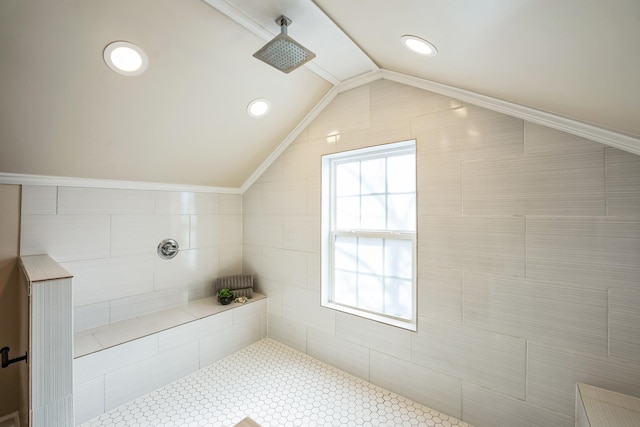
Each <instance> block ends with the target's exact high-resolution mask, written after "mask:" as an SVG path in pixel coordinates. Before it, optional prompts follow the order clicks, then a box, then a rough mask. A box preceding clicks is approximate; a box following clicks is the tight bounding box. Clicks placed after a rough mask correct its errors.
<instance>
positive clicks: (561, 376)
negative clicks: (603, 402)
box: [527, 344, 640, 416]
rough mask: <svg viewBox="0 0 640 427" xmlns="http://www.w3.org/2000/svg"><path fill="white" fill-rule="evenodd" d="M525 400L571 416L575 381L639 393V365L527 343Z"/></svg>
mask: <svg viewBox="0 0 640 427" xmlns="http://www.w3.org/2000/svg"><path fill="white" fill-rule="evenodd" d="M527 370H528V372H527V400H528V401H530V402H531V403H533V404H535V405H538V406H541V407H544V408H547V409H551V410H554V411H557V412H561V413H564V414H566V415H567V416H572V415H573V413H574V403H575V386H576V383H578V382H580V383H586V384H590V385H593V386H595V387H600V388H604V389H608V390H612V391H615V392H618V393H623V394H629V395H632V396H639V395H640V366H638V364H637V363H636V364H632V363H625V362H622V361H618V360H614V359H613V358H607V357H597V356H591V355H587V354H585V353H576V352H570V351H565V350H561V349H558V348H547V347H542V346H538V345H532V344H530V345H529V346H528V363H527Z"/></svg>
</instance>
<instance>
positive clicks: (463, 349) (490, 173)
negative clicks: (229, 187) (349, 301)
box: [242, 80, 640, 427]
mask: <svg viewBox="0 0 640 427" xmlns="http://www.w3.org/2000/svg"><path fill="white" fill-rule="evenodd" d="M408 138H415V139H416V140H417V162H418V169H417V171H418V176H417V181H418V182H417V185H418V194H417V197H418V263H419V264H418V265H419V266H418V310H419V312H418V314H419V316H420V317H419V323H418V332H417V333H412V332H407V331H404V330H400V329H398V328H393V327H381V326H380V325H378V324H376V323H373V322H371V321H368V320H362V319H358V318H354V317H352V316H349V315H345V314H335V313H333V312H331V311H330V310H326V309H322V308H321V307H320V298H319V287H318V284H319V281H320V255H319V249H318V238H319V236H318V232H319V231H318V230H319V227H320V219H319V215H320V179H319V176H320V175H319V174H320V164H321V156H322V154H326V153H332V152H336V151H344V150H348V149H354V148H361V147H366V146H370V145H376V144H381V143H386V142H396V141H400V140H406V139H408ZM305 184H306V189H305ZM639 189H640V156H637V155H634V154H630V153H626V152H624V151H620V150H616V149H613V148H606V147H605V146H603V145H601V144H598V143H595V142H592V141H588V140H586V139H583V138H580V137H577V136H574V135H569V134H566V133H564V132H561V131H558V130H554V129H549V128H546V127H544V126H541V125H538V124H533V123H528V122H525V121H523V120H520V119H517V118H513V117H508V116H505V115H503V114H499V113H496V112H493V111H489V110H485V109H482V108H480V107H476V106H472V105H467V104H464V103H461V102H459V101H456V100H453V99H450V98H446V97H443V96H441V95H437V94H433V93H430V92H426V91H422V90H419V89H416V88H410V87H407V86H404V85H401V84H398V83H394V82H389V81H385V80H379V81H376V82H373V83H370V84H368V85H366V86H363V87H359V88H357V89H354V90H352V91H347V92H343V93H341V94H340V95H338V96H337V97H336V98H335V99H334V100H333V101H332V103H331V104H330V105H329V106H328V107H327V108H326V109H325V110H324V111H323V112H322V114H321V115H319V116H318V118H317V119H316V120H314V122H312V123H311V124H310V125H309V127H308V129H307V131H305V132H303V133H302V134H301V135H300V137H298V139H297V140H296V142H295V143H294V144H292V145H291V146H290V147H288V148H287V149H286V150H285V151H284V152H283V153H282V155H281V156H280V157H279V158H278V159H277V160H276V161H275V162H274V163H273V164H272V165H271V166H270V167H269V169H268V170H267V171H266V172H265V173H264V174H263V175H262V176H261V177H260V178H259V179H258V180H257V181H256V183H254V184H253V185H252V186H251V187H250V188H249V189H248V190H247V191H246V192H245V194H244V195H243V217H242V218H243V223H244V235H243V243H244V246H243V260H242V262H243V269H244V271H245V272H250V273H252V274H255V276H256V285H257V287H258V288H259V290H260V292H263V293H265V294H266V295H268V296H269V308H268V313H269V329H268V330H269V336H270V337H272V338H274V339H276V340H279V341H281V342H283V343H285V344H287V345H289V346H291V347H294V348H296V349H297V350H300V351H303V352H307V353H309V354H312V355H314V356H315V357H318V358H320V359H322V360H324V361H326V362H328V363H331V364H333V365H335V366H339V367H341V368H342V369H345V370H347V371H348V372H350V373H352V374H353V375H356V376H359V377H362V378H365V379H368V380H369V381H372V382H373V383H375V384H378V385H381V386H384V387H385V388H388V389H390V390H393V391H396V392H398V393H401V394H403V395H405V396H409V397H411V398H412V399H415V400H416V401H418V402H420V403H422V404H425V405H427V406H431V407H434V408H436V409H439V410H442V411H444V412H446V413H449V414H452V415H456V416H457V415H460V416H461V417H462V419H463V420H466V421H468V422H470V423H473V424H474V425H477V426H487V427H488V426H495V425H514V426H515V425H517V426H549V425H554V426H570V425H573V416H574V402H575V399H574V393H575V382H576V381H582V382H587V383H589V382H590V381H591V383H594V385H596V386H600V387H604V388H608V389H611V390H614V391H618V392H622V393H626V394H631V395H634V396H640V352H639V351H638V348H640V347H639V346H640V335H639V331H640V328H638V319H640V303H639V298H640V297H639V295H640V294H639V293H640V190H639ZM305 205H306V211H305ZM305 257H307V263H306V268H305V264H304V259H305ZM367 352H369V358H368V359H366V357H365V354H366V353H367ZM367 367H368V374H367V373H366V370H367V369H366V368H367ZM367 375H368V377H367ZM425 384H429V385H428V386H425ZM436 385H437V386H436Z"/></svg>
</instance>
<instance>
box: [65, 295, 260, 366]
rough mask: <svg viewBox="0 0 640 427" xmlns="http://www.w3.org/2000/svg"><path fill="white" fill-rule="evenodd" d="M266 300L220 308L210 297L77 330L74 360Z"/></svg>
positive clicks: (255, 299) (215, 300) (252, 300)
mask: <svg viewBox="0 0 640 427" xmlns="http://www.w3.org/2000/svg"><path fill="white" fill-rule="evenodd" d="M264 298H266V296H265V295H262V294H259V293H256V292H254V293H253V298H251V299H248V300H247V302H246V303H244V304H239V303H235V302H233V303H231V304H229V305H220V304H219V303H218V301H217V299H216V298H213V297H208V298H203V299H199V300H196V301H192V302H190V303H188V304H184V305H180V306H177V307H174V308H171V309H168V310H163V311H157V312H155V313H151V314H147V315H145V316H140V317H135V318H133V319H127V320H122V321H120V322H114V323H110V324H108V325H102V326H98V327H96V328H91V329H85V330H82V331H78V332H76V333H75V334H74V358H78V357H81V356H86V355H87V354H91V353H95V352H98V351H101V350H104V349H107V348H110V347H114V346H116V345H119V344H123V343H125V342H129V341H133V340H136V339H138V338H142V337H145V336H147V335H153V334H155V333H158V332H161V331H164V330H167V329H171V328H175V327H177V326H180V325H184V324H186V323H189V322H193V321H195V320H199V319H202V318H205V317H208V316H213V315H215V314H218V313H222V312H224V311H227V310H232V309H234V308H236V307H242V306H245V305H248V304H252V303H254V302H256V301H260V300H262V299H264Z"/></svg>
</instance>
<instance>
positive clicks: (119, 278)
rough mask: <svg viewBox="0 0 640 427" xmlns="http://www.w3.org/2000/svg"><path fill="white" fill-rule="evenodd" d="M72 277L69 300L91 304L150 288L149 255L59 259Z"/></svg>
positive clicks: (151, 272)
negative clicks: (63, 260)
mask: <svg viewBox="0 0 640 427" xmlns="http://www.w3.org/2000/svg"><path fill="white" fill-rule="evenodd" d="M62 266H63V267H64V268H65V269H66V270H67V271H69V273H71V274H72V275H73V276H74V277H73V303H74V305H76V306H81V305H87V304H93V303H97V302H102V301H108V300H112V299H116V298H122V297H127V296H132V295H138V294H143V293H146V292H151V291H153V255H135V256H130V257H115V258H101V259H95V260H87V261H73V262H66V263H62Z"/></svg>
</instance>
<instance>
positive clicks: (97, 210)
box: [58, 187, 155, 215]
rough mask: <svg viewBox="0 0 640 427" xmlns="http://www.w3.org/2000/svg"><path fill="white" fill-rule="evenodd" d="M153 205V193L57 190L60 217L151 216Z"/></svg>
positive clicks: (75, 189)
mask: <svg viewBox="0 0 640 427" xmlns="http://www.w3.org/2000/svg"><path fill="white" fill-rule="evenodd" d="M154 204H155V193H154V192H153V191H141V190H115V189H107V188H82V187H59V188H58V214H61V215H68V214H71V215H74V214H75V215H77V214H89V215H96V214H97V215H104V214H120V215H151V214H153V210H154Z"/></svg>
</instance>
